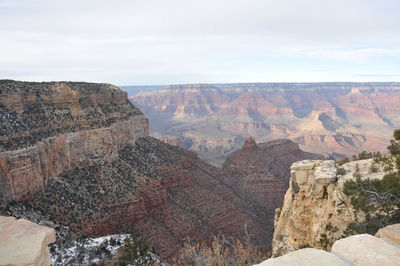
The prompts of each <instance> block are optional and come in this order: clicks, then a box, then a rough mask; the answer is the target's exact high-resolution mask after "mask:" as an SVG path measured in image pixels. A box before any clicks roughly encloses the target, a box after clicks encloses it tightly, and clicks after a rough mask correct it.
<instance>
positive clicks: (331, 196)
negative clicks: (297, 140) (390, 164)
mask: <svg viewBox="0 0 400 266" xmlns="http://www.w3.org/2000/svg"><path fill="white" fill-rule="evenodd" d="M372 164H374V162H373V160H372V159H368V160H360V161H353V162H350V163H347V164H345V165H343V166H342V167H341V168H342V169H343V170H342V171H344V172H343V173H341V175H339V174H338V172H337V166H336V165H335V163H334V161H321V160H305V161H299V162H296V163H294V164H293V165H292V167H291V177H290V181H289V189H288V191H287V192H286V194H285V199H284V203H283V206H282V209H277V213H276V215H277V217H276V225H275V231H274V238H273V255H274V256H279V255H282V254H285V253H287V252H289V251H293V250H296V249H299V248H301V247H315V248H321V249H322V248H327V249H329V248H330V247H331V245H332V244H333V242H334V241H335V240H336V239H339V238H340V237H341V236H342V235H343V232H344V230H345V229H346V228H347V226H348V225H349V224H350V223H352V222H354V221H356V220H357V219H358V220H362V219H363V215H362V213H357V212H356V211H355V210H354V209H353V208H352V206H351V204H350V200H349V198H348V197H346V195H345V194H344V193H343V184H344V182H345V181H346V180H348V179H354V178H355V177H354V173H355V172H356V171H357V172H358V174H359V175H360V176H361V178H383V176H384V175H385V173H384V171H383V169H378V171H377V172H375V171H374V172H371V170H370V169H371V165H372Z"/></svg>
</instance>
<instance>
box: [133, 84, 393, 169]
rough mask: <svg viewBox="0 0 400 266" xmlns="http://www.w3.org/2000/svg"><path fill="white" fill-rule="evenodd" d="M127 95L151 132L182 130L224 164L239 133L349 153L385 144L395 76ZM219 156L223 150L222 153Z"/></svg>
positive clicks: (178, 87)
mask: <svg viewBox="0 0 400 266" xmlns="http://www.w3.org/2000/svg"><path fill="white" fill-rule="evenodd" d="M131 101H132V102H133V103H134V104H135V105H136V106H138V107H139V108H141V110H142V111H143V112H144V113H145V115H146V116H147V117H149V118H150V131H151V134H154V135H153V136H156V135H159V136H163V135H172V136H177V137H181V138H183V139H184V140H185V143H186V144H187V146H185V147H186V148H190V149H192V150H195V151H196V152H199V154H200V156H201V158H204V159H207V161H208V162H216V164H222V163H223V161H224V160H223V159H224V158H226V157H227V156H228V155H229V152H231V151H232V150H235V149H238V148H240V147H241V145H242V143H243V140H244V139H245V138H247V137H248V136H253V137H254V138H255V140H256V141H257V142H266V141H269V140H273V139H282V138H286V139H291V140H293V141H295V142H296V143H298V144H299V145H300V147H301V148H302V149H303V150H304V151H308V152H313V153H320V154H332V153H335V154H340V155H346V156H351V155H352V154H357V153H359V152H361V151H363V150H366V151H378V150H381V151H383V150H386V147H387V145H388V140H389V139H390V137H391V135H392V132H393V130H394V129H395V128H398V127H400V118H399V115H398V114H399V111H400V107H399V104H398V102H399V101H400V84H399V83H290V84H288V83H281V84H279V83H270V84H268V83H258V84H209V85H206V84H203V85H176V86H164V87H163V88H160V87H159V86H158V87H154V90H152V91H143V92H139V93H137V94H136V95H134V96H132V97H131ZM221 157H222V158H221Z"/></svg>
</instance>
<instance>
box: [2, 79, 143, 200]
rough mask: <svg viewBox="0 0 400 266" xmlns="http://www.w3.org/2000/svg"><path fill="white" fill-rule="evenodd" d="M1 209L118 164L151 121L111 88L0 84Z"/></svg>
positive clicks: (72, 83) (117, 91)
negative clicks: (55, 183)
mask: <svg viewBox="0 0 400 266" xmlns="http://www.w3.org/2000/svg"><path fill="white" fill-rule="evenodd" d="M0 120H1V124H0V194H1V197H0V207H1V206H5V205H6V204H7V203H8V202H10V201H12V200H17V201H20V200H23V199H27V198H29V196H31V195H33V194H35V193H36V192H39V191H43V190H44V188H45V187H46V185H47V183H48V181H49V180H50V179H52V178H54V177H55V176H57V175H59V174H61V173H62V172H65V171H69V170H72V169H74V168H82V167H87V166H92V165H96V164H99V163H101V162H103V161H113V160H115V159H116V158H117V157H118V156H117V155H118V150H120V149H122V148H123V147H125V146H126V145H128V144H131V145H133V144H135V141H136V139H138V138H140V137H146V136H148V134H149V133H148V130H149V126H148V120H147V118H145V117H144V116H143V114H142V113H141V112H140V111H139V109H137V108H136V107H134V106H133V105H132V104H130V103H129V101H128V99H127V94H126V92H124V91H122V90H120V89H119V88H118V87H115V86H113V85H109V84H93V83H83V82H48V83H38V82H19V81H11V80H0Z"/></svg>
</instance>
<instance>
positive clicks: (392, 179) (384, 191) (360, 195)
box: [344, 130, 400, 235]
mask: <svg viewBox="0 0 400 266" xmlns="http://www.w3.org/2000/svg"><path fill="white" fill-rule="evenodd" d="M393 136H394V138H395V139H394V140H391V142H390V146H389V147H388V150H389V152H390V154H391V156H392V157H393V158H394V159H395V162H396V168H397V169H396V171H394V172H392V173H389V174H387V175H385V176H384V177H383V179H382V180H378V179H373V180H371V179H366V180H361V178H360V177H357V178H356V180H355V181H353V180H350V181H347V182H346V183H345V184H344V193H345V194H346V195H348V196H350V198H351V204H352V205H353V207H354V208H355V209H356V210H360V211H363V212H364V213H365V221H364V222H359V223H353V224H351V225H349V227H348V228H347V230H346V232H345V234H346V235H351V234H359V233H370V234H375V233H376V231H377V230H378V229H379V228H382V227H384V226H386V225H389V224H393V223H398V222H400V130H395V131H394V134H393Z"/></svg>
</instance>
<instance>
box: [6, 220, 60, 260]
mask: <svg viewBox="0 0 400 266" xmlns="http://www.w3.org/2000/svg"><path fill="white" fill-rule="evenodd" d="M55 237H56V236H55V233H54V230H53V229H51V228H49V227H45V226H40V225H37V224H35V223H32V222H29V221H27V220H24V219H19V220H17V219H15V218H14V217H4V216H0V265H18V266H23V265H50V258H49V252H48V247H47V246H48V245H49V244H51V243H53V242H54V241H55V240H56V238H55Z"/></svg>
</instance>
